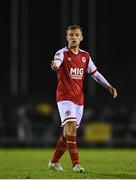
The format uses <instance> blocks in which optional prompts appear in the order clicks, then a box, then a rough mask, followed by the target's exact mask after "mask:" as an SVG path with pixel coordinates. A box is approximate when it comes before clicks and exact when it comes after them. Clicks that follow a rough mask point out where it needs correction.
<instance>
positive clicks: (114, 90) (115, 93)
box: [113, 88, 118, 98]
mask: <svg viewBox="0 0 136 180" xmlns="http://www.w3.org/2000/svg"><path fill="white" fill-rule="evenodd" d="M117 95H118V94H117V91H116V89H115V88H114V89H113V98H116V97H117Z"/></svg>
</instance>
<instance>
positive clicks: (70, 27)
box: [67, 25, 83, 32]
mask: <svg viewBox="0 0 136 180" xmlns="http://www.w3.org/2000/svg"><path fill="white" fill-rule="evenodd" d="M75 29H80V31H81V32H83V28H82V27H81V26H78V25H70V26H68V28H67V32H68V31H69V30H75Z"/></svg>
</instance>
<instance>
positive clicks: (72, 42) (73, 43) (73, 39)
mask: <svg viewBox="0 0 136 180" xmlns="http://www.w3.org/2000/svg"><path fill="white" fill-rule="evenodd" d="M66 38H67V41H68V47H69V48H71V49H72V48H77V47H79V45H80V42H81V41H82V40H83V35H82V32H81V31H80V29H74V30H72V29H70V30H69V31H68V32H67V36H66Z"/></svg>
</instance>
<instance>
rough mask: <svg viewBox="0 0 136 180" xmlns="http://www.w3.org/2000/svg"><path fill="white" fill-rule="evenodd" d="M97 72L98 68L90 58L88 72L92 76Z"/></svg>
mask: <svg viewBox="0 0 136 180" xmlns="http://www.w3.org/2000/svg"><path fill="white" fill-rule="evenodd" d="M96 71H97V67H96V66H95V64H94V63H93V61H92V59H91V57H89V63H88V67H87V72H88V73H89V74H91V75H92V74H93V73H95V72H96Z"/></svg>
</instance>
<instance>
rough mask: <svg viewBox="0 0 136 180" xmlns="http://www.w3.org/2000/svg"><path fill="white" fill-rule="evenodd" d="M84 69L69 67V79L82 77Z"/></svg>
mask: <svg viewBox="0 0 136 180" xmlns="http://www.w3.org/2000/svg"><path fill="white" fill-rule="evenodd" d="M83 73H84V69H83V68H70V77H71V79H82V78H83Z"/></svg>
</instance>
